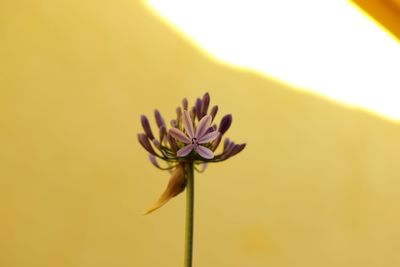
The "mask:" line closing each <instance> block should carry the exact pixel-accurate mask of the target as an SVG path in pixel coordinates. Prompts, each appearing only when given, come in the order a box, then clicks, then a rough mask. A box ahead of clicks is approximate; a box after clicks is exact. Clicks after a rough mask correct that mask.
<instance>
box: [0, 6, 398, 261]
mask: <svg viewBox="0 0 400 267" xmlns="http://www.w3.org/2000/svg"><path fill="white" fill-rule="evenodd" d="M205 19H206V18H205ZM0 62H1V63H0V266H4V267H14V266H18V267H22V266H29V267H36V266H37V267H43V266H52V267H53V266H57V267H63V266H71V267H72V266H82V267H83V266H85V267H86V266H88V267H90V266H96V267H101V266H104V267H106V266H107V267H109V266H181V264H182V261H183V247H182V246H183V229H184V194H183V195H180V196H178V197H176V198H175V199H173V200H172V201H171V202H170V203H168V204H167V205H166V206H165V207H163V208H162V209H160V210H159V211H157V212H155V213H153V214H151V215H149V216H143V215H142V213H143V212H144V211H145V210H146V208H148V207H149V206H150V205H151V204H152V203H153V202H154V201H155V200H156V199H157V198H158V196H159V195H160V194H161V192H162V191H163V190H164V188H165V186H166V184H167V181H168V173H166V172H161V171H159V170H156V169H155V168H153V167H152V166H151V164H150V163H149V162H148V160H147V155H146V153H145V151H144V150H143V149H142V148H141V147H140V145H139V144H138V143H137V141H136V133H138V132H140V131H141V127H140V121H139V118H140V114H142V113H144V114H147V115H149V116H151V115H152V112H153V109H154V108H159V109H160V110H161V111H162V113H163V114H164V116H165V117H166V118H172V116H173V115H174V110H175V107H176V106H177V105H178V104H179V103H180V101H181V99H182V97H184V96H187V97H188V98H189V100H190V101H191V103H193V99H194V98H195V97H197V96H200V95H202V94H203V93H204V92H205V91H208V92H210V94H211V97H212V103H214V104H215V103H217V104H218V105H219V106H220V111H221V113H220V115H221V114H222V113H233V115H234V123H233V126H232V128H231V130H230V131H229V134H228V136H229V137H231V138H232V139H234V140H235V141H237V142H239V143H240V142H247V143H248V147H247V148H246V149H245V151H244V152H242V153H241V154H240V155H238V156H236V157H235V158H233V159H231V160H229V161H227V162H225V163H221V164H216V165H211V166H209V169H208V170H207V171H206V173H204V174H199V175H197V177H196V219H195V256H194V263H195V266H274V267H281V266H282V267H283V266H285V267H286V266H288V267H289V266H291V267H292V266H307V267H310V266H349V267H350V266H351V267H354V266H362V267H368V266H400V254H399V250H400V228H399V225H400V214H399V210H400V209H399V208H400V166H399V158H400V125H399V124H395V123H393V122H388V121H385V120H383V119H381V118H379V117H375V116H373V115H371V114H368V113H365V112H362V111H359V110H355V109H351V108H348V107H345V106H343V105H340V104H337V103H334V102H331V101H328V100H326V99H322V98H320V97H317V96H314V95H312V94H309V93H304V92H301V91H298V90H294V89H292V88H289V87H287V86H285V85H283V84H280V83H278V82H276V81H274V80H273V79H271V78H268V77H264V76H261V75H258V74H256V73H252V72H248V71H244V70H240V69H235V68H232V67H229V66H226V65H222V64H220V63H218V62H216V61H213V60H212V59H211V58H210V57H208V56H207V55H205V54H204V53H202V52H201V51H200V50H198V49H197V48H196V47H195V46H194V45H193V44H191V43H190V42H188V41H187V40H186V39H185V38H183V37H182V36H180V35H179V34H178V33H176V32H175V31H174V30H173V29H171V28H170V27H169V26H168V25H166V24H165V22H163V21H161V20H160V19H159V17H157V16H156V15H155V14H154V13H153V12H151V11H150V10H149V9H148V8H147V7H146V6H145V5H144V4H143V3H141V2H138V1H136V2H135V1H127V0H121V1H78V0H71V1H49V0H48V1H46V0H39V1H27V0H25V1H23V0H17V1H2V2H0ZM219 118H220V116H219Z"/></svg>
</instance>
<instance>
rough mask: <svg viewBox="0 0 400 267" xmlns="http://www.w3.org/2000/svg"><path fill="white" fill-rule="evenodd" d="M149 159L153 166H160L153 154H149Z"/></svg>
mask: <svg viewBox="0 0 400 267" xmlns="http://www.w3.org/2000/svg"><path fill="white" fill-rule="evenodd" d="M149 160H150V162H151V164H153V165H154V166H155V167H157V168H160V165H159V164H158V162H157V159H156V157H155V156H154V155H152V154H149Z"/></svg>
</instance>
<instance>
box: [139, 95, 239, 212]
mask: <svg viewBox="0 0 400 267" xmlns="http://www.w3.org/2000/svg"><path fill="white" fill-rule="evenodd" d="M209 107H210V95H209V94H208V93H206V94H204V95H203V97H202V98H197V99H196V101H195V102H194V104H193V106H191V107H190V106H189V102H188V100H187V99H186V98H184V99H183V101H182V107H178V108H177V109H176V119H173V120H171V126H172V128H171V129H170V130H168V128H169V125H167V124H166V123H165V120H164V118H163V117H162V116H161V113H160V112H159V111H158V110H157V109H156V110H154V117H155V122H156V124H157V126H158V133H159V134H158V136H155V135H154V134H153V131H152V129H151V127H150V122H149V120H148V119H147V117H146V116H144V115H142V116H141V118H140V119H141V124H142V127H143V131H144V133H140V134H138V136H137V137H138V141H139V143H140V144H141V145H142V146H143V148H144V149H145V150H146V151H147V152H148V153H149V159H150V162H151V163H152V164H153V165H154V166H155V167H156V168H158V169H160V170H167V171H169V172H170V173H171V178H170V181H169V183H168V186H167V188H166V190H165V191H164V193H163V194H162V195H161V196H160V198H159V200H158V201H157V202H156V203H155V204H154V206H152V207H151V208H150V209H149V211H148V212H147V213H150V212H152V211H154V210H156V209H158V208H159V207H161V206H163V205H164V204H165V203H167V202H168V201H169V200H170V199H171V198H173V197H175V196H176V195H178V194H180V193H181V192H182V191H183V190H185V187H186V182H187V178H186V175H187V173H186V166H188V165H193V166H194V169H195V170H196V171H198V172H203V171H204V170H205V167H206V166H207V164H209V163H216V162H221V161H225V160H227V159H229V158H231V157H233V156H235V155H237V154H238V153H240V152H241V151H242V150H243V149H244V148H245V146H246V144H235V143H234V142H232V141H231V140H230V139H228V138H225V139H224V140H223V136H224V135H225V133H226V132H227V131H228V129H229V128H230V126H231V124H232V115H230V114H228V115H225V116H223V118H222V119H221V122H220V124H219V127H217V125H216V124H214V125H211V123H212V121H215V118H216V115H217V113H218V106H216V105H214V106H213V107H212V108H211V109H209ZM155 133H156V132H155ZM157 138H158V139H157ZM221 142H222V143H223V149H222V152H219V154H217V153H218V152H217V151H218V147H219V145H220V143H221ZM193 150H194V152H193V153H192V151H193ZM214 153H216V155H214ZM160 163H161V164H160ZM199 165H200V166H202V168H197V167H196V166H199Z"/></svg>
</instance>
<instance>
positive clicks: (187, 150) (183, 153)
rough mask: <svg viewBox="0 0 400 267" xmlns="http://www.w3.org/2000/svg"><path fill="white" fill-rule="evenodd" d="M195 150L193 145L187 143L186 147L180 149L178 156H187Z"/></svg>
mask: <svg viewBox="0 0 400 267" xmlns="http://www.w3.org/2000/svg"><path fill="white" fill-rule="evenodd" d="M192 150H193V145H192V144H190V145H187V146H185V147H182V148H181V149H179V150H178V153H177V155H178V157H185V156H187V155H188V154H189V153H190V152H191V151H192Z"/></svg>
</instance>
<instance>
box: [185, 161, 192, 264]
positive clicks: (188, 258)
mask: <svg viewBox="0 0 400 267" xmlns="http://www.w3.org/2000/svg"><path fill="white" fill-rule="evenodd" d="M185 165H186V175H187V176H186V178H187V185H186V227H185V262H184V267H192V258H193V217H194V174H193V163H192V162H189V163H187V164H185Z"/></svg>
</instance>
